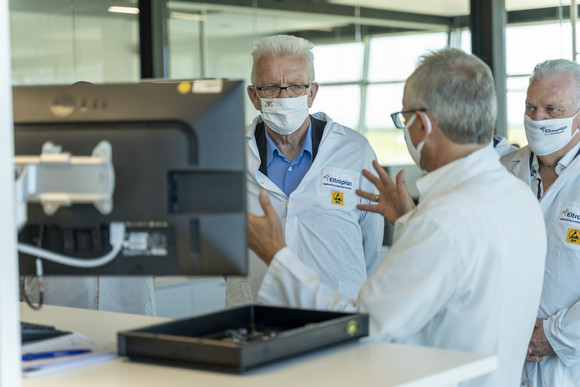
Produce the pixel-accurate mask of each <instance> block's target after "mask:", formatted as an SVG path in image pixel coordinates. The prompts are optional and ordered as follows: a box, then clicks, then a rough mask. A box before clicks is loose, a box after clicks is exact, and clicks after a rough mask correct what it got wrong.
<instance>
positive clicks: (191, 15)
mask: <svg viewBox="0 0 580 387" xmlns="http://www.w3.org/2000/svg"><path fill="white" fill-rule="evenodd" d="M169 16H170V17H172V18H174V19H185V20H195V21H204V20H205V16H204V15H200V14H195V13H186V12H170V13H169Z"/></svg>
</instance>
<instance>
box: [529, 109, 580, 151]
mask: <svg viewBox="0 0 580 387" xmlns="http://www.w3.org/2000/svg"><path fill="white" fill-rule="evenodd" d="M577 115H578V112H576V114H575V115H574V117H568V118H555V119H551V120H540V121H534V120H533V119H531V118H530V117H529V116H528V115H527V114H526V115H524V128H525V129H526V137H527V139H528V144H530V149H531V150H532V152H534V153H535V154H536V155H538V156H545V155H549V154H551V153H554V152H556V151H559V150H560V149H562V148H563V147H565V146H566V144H568V143H569V142H570V140H571V139H572V137H574V136H575V135H576V133H578V128H572V121H574V118H576V116H577ZM574 129H575V130H574ZM572 130H574V132H572Z"/></svg>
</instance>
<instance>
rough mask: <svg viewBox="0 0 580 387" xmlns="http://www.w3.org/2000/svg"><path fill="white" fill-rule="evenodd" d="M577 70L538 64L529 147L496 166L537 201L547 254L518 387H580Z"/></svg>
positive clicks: (529, 109)
mask: <svg viewBox="0 0 580 387" xmlns="http://www.w3.org/2000/svg"><path fill="white" fill-rule="evenodd" d="M579 112H580V65H579V64H578V63H575V62H572V61H569V60H566V59H556V60H548V61H545V62H542V63H540V64H538V65H537V66H536V67H535V68H534V72H533V74H532V76H531V78H530V83H529V86H528V92H527V96H526V111H525V115H524V128H525V131H526V137H527V139H528V145H527V146H526V147H524V148H522V149H520V150H519V151H516V152H513V153H509V154H507V155H505V156H503V157H502V158H501V162H502V163H503V164H504V165H505V166H506V167H507V168H508V170H509V171H511V172H513V173H514V174H515V175H516V176H518V177H519V178H520V179H522V180H523V181H524V182H525V183H526V184H527V185H529V187H530V188H531V189H532V192H533V193H534V194H535V195H536V197H537V199H538V201H539V202H540V206H541V207H542V210H543V212H544V219H545V225H546V230H547V234H548V252H547V255H546V268H545V271H544V287H543V289H542V298H541V301H540V308H539V310H538V315H537V318H536V319H535V321H536V325H535V328H534V332H533V334H532V336H531V339H530V343H529V348H528V356H527V358H526V364H525V368H524V372H523V375H522V383H521V385H522V386H534V387H535V386H559V387H565V386H578V385H580V156H579V155H580V130H579V128H580V114H579Z"/></svg>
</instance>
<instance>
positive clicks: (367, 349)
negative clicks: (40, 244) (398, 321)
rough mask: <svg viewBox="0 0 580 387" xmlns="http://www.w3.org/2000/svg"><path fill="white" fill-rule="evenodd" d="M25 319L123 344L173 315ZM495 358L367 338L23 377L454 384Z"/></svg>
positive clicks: (49, 314) (44, 380)
mask: <svg viewBox="0 0 580 387" xmlns="http://www.w3.org/2000/svg"><path fill="white" fill-rule="evenodd" d="M20 313H21V316H20V318H21V320H23V321H31V322H41V323H45V324H52V325H55V326H56V327H58V328H61V329H65V330H71V331H77V332H82V333H84V334H85V335H87V336H90V337H92V338H94V339H97V340H103V341H116V332H117V331H121V330H127V329H134V328H139V327H143V326H147V325H151V324H155V323H159V322H164V321H168V319H166V318H160V317H149V316H139V315H131V314H122V313H111V312H97V311H93V310H84V309H74V308H64V307H55V306H44V307H43V309H42V310H41V311H34V310H31V309H30V308H29V307H28V306H26V305H25V304H22V305H21V310H20ZM496 361H497V360H496V357H495V356H486V355H479V354H473V353H467V352H460V351H449V350H441V349H434V348H425V347H413V346H407V345H400V344H392V343H376V342H362V343H354V344H346V345H340V346H337V347H333V348H330V349H325V350H322V351H317V352H315V353H311V354H307V355H304V356H299V357H297V358H293V359H290V360H286V361H282V362H279V363H276V364H274V365H270V366H266V367H262V368H259V369H257V370H254V371H250V372H246V373H243V374H241V375H237V374H229V373H220V372H211V371H204V370H196V369H190V368H181V367H175V366H165V365H158V364H148V363H141V362H135V361H129V360H128V359H127V358H125V357H119V358H117V359H115V360H112V361H108V362H104V363H98V364H93V365H90V366H86V367H83V368H79V369H76V370H71V371H65V372H61V373H58V374H54V375H46V376H42V377H39V378H36V379H26V378H23V379H22V386H23V387H31V386H44V387H57V386H58V387H72V386H74V387H78V386H83V387H92V386H95V387H97V386H98V387H102V386H107V387H116V386H129V385H130V386H164V385H166V386H167V385H170V386H172V387H181V386H188V387H189V386H192V385H195V386H209V385H211V386H218V387H219V386H233V385H235V386H236V387H238V386H240V387H243V386H252V387H260V386H268V387H271V386H276V387H283V386H312V385H315V386H378V385H380V386H406V387H410V386H413V387H420V386H429V387H433V386H448V385H453V384H456V383H458V382H461V381H464V380H469V379H471V378H473V377H475V376H478V375H482V374H485V373H487V372H491V371H492V370H494V369H495V368H496Z"/></svg>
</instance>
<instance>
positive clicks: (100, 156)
mask: <svg viewBox="0 0 580 387" xmlns="http://www.w3.org/2000/svg"><path fill="white" fill-rule="evenodd" d="M112 155H113V152H112V147H111V144H110V143H109V142H108V141H101V142H100V143H98V144H97V146H95V148H94V149H93V152H92V154H91V156H73V155H71V154H70V153H67V152H61V146H57V145H54V144H53V143H52V142H46V143H44V145H43V146H42V153H41V154H40V156H14V167H15V169H16V185H15V189H16V196H15V200H16V207H17V214H20V215H17V219H18V220H19V224H18V226H19V227H20V226H21V225H20V222H21V218H22V216H24V224H25V223H26V204H27V203H30V202H36V203H41V204H42V208H43V210H44V213H45V214H46V215H52V214H54V213H55V212H56V211H57V210H58V209H59V208H60V207H61V206H70V205H71V204H73V203H89V204H94V206H95V207H96V208H97V210H98V211H99V212H100V213H101V214H103V215H106V214H110V213H111V211H112V210H113V191H114V188H115V170H114V168H113V159H112ZM23 211H24V214H22V212H23Z"/></svg>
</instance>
